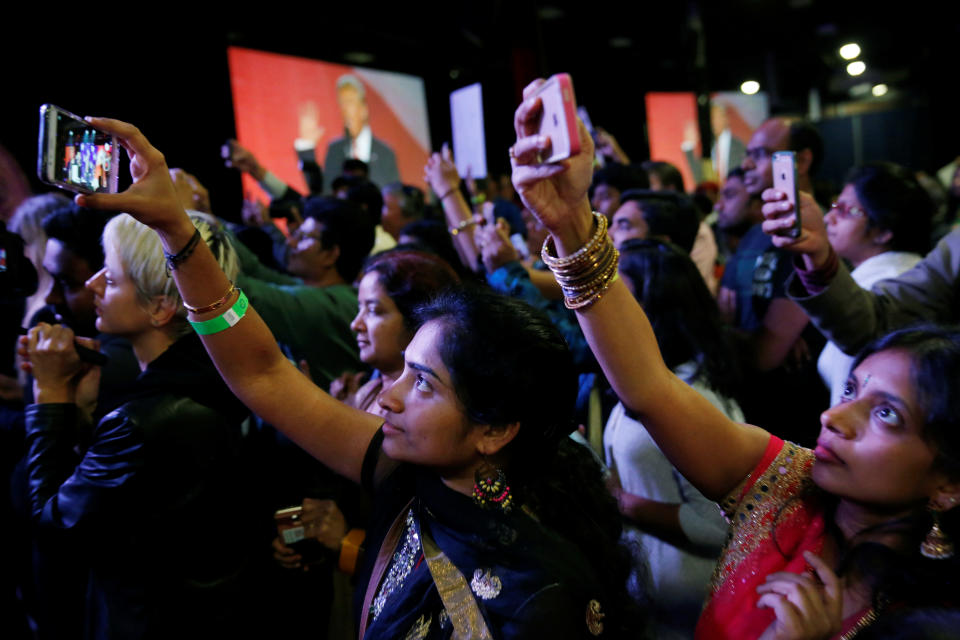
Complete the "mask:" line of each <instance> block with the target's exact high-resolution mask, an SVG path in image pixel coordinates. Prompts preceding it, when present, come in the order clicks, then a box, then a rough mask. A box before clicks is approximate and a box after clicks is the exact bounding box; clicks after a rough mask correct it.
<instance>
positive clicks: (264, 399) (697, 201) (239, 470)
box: [0, 80, 960, 640]
mask: <svg viewBox="0 0 960 640" xmlns="http://www.w3.org/2000/svg"><path fill="white" fill-rule="evenodd" d="M542 82H543V81H542V80H538V81H536V82H534V83H532V84H531V85H530V86H529V87H527V89H526V90H525V92H524V97H523V101H522V103H521V104H520V105H519V106H518V107H517V110H516V112H515V113H514V118H513V125H514V129H515V133H516V141H515V143H514V144H513V145H512V146H511V147H510V149H509V154H507V153H504V157H505V158H506V157H509V161H510V175H509V176H507V175H492V176H491V177H489V178H487V179H483V180H472V179H469V178H467V179H464V178H462V177H461V176H460V175H459V174H458V172H457V169H456V165H455V163H454V161H453V157H452V155H451V153H450V151H449V149H448V148H447V147H444V148H443V149H442V150H441V151H439V152H436V153H434V154H432V155H431V156H430V157H429V159H428V161H427V163H426V165H425V166H424V168H423V171H424V176H423V177H424V182H425V183H426V184H427V185H429V190H428V191H427V192H424V191H423V190H421V189H420V188H418V187H416V186H413V185H410V184H403V183H401V182H391V183H388V184H383V185H378V184H375V183H374V182H372V181H371V179H370V178H371V176H370V174H369V167H368V166H367V165H366V163H364V162H363V161H361V160H358V159H356V158H353V157H348V158H346V160H345V161H343V162H342V165H339V166H329V165H330V164H331V162H330V161H329V158H330V156H329V155H328V156H327V159H328V161H327V162H326V163H325V164H326V166H320V165H319V164H317V163H315V162H311V163H309V171H310V172H311V175H310V176H307V177H308V180H307V181H306V183H307V184H309V185H310V187H311V192H310V193H307V194H303V193H299V192H298V191H297V190H296V189H294V188H293V187H291V186H289V185H286V184H284V183H283V182H282V181H281V180H279V179H278V178H277V177H276V176H275V175H274V174H273V173H271V172H270V171H269V169H268V168H266V167H263V166H262V165H261V164H260V162H259V161H258V159H257V158H256V156H255V154H254V153H252V152H251V151H250V150H248V149H245V148H244V147H243V146H241V145H240V144H239V143H236V142H231V143H230V144H228V145H226V146H225V147H224V150H223V153H224V159H225V164H226V166H228V167H231V168H233V169H236V170H239V171H241V172H243V173H246V174H249V175H250V176H251V177H253V178H254V179H255V180H256V181H258V182H259V183H260V184H261V186H262V187H263V189H264V191H265V193H266V194H268V195H269V196H270V201H269V203H258V202H254V201H251V202H245V203H244V207H243V211H242V212H238V214H239V215H236V216H234V215H232V214H231V212H224V211H219V210H216V208H215V207H214V206H213V205H212V204H211V203H212V202H213V203H215V202H216V198H215V197H214V198H211V197H210V196H211V194H209V193H208V192H207V190H206V189H205V187H204V186H203V184H202V182H201V180H200V179H198V177H196V176H194V175H191V174H190V173H189V172H188V171H187V170H185V169H182V168H173V169H171V168H169V167H168V166H167V164H166V160H165V158H164V156H163V154H162V153H161V152H160V151H159V150H158V149H157V148H156V147H154V146H153V145H152V144H151V142H150V141H148V140H147V139H146V137H144V135H143V134H142V133H141V132H140V131H139V130H137V129H136V127H134V126H133V125H131V124H127V123H124V122H120V121H116V120H110V119H104V118H94V119H91V123H92V124H93V125H94V126H97V127H99V128H101V129H103V130H105V131H108V132H110V133H112V134H113V135H114V136H116V138H117V140H118V141H119V143H120V144H121V145H122V147H123V148H124V149H125V150H126V154H127V156H128V157H129V168H130V173H131V176H132V179H133V180H132V184H131V186H130V187H129V188H128V189H127V190H125V191H123V192H121V193H115V194H108V193H96V194H88V195H80V196H77V197H76V198H75V199H74V200H69V199H67V198H64V197H63V196H60V195H56V194H44V195H38V196H34V197H31V198H28V199H27V200H25V201H24V202H23V203H22V204H21V205H20V206H19V208H18V209H17V211H16V213H15V215H14V216H13V218H12V219H11V220H10V223H9V226H10V229H11V230H12V231H14V232H16V233H19V234H20V236H21V237H22V241H21V243H20V245H19V246H20V247H21V248H22V253H23V256H24V261H29V262H30V263H32V264H33V265H34V269H35V271H36V273H37V274H38V276H39V277H38V278H37V279H35V280H38V281H39V285H37V283H36V282H34V283H33V286H32V288H31V287H27V286H24V287H20V289H22V290H19V289H18V290H17V291H16V294H10V295H9V296H8V297H9V298H10V301H8V306H9V307H10V313H11V314H12V315H13V316H15V321H14V322H13V323H12V324H13V325H15V326H14V327H13V329H12V332H11V335H10V336H8V337H7V339H8V344H9V347H10V348H9V351H10V354H9V357H7V358H5V359H4V360H3V361H2V362H5V363H6V365H5V370H4V371H3V372H0V373H2V374H3V375H2V378H0V382H2V383H3V384H2V390H3V393H2V398H3V400H2V406H3V412H2V416H3V429H2V433H3V442H4V443H5V445H6V446H4V447H3V450H4V452H5V455H4V456H3V458H2V459H3V462H4V464H5V467H4V468H3V470H2V472H3V474H4V477H6V478H7V479H8V482H7V483H6V485H5V487H4V488H5V493H6V494H8V496H9V497H8V499H5V500H4V502H3V509H4V511H5V515H6V516H7V520H8V521H9V522H10V525H11V526H9V527H6V528H5V529H6V531H5V532H4V541H5V542H6V543H7V544H6V545H5V549H6V550H7V559H8V561H9V562H8V566H9V567H10V571H7V572H5V574H6V575H5V577H4V580H3V582H4V593H3V596H0V597H2V598H4V599H5V602H4V604H5V605H9V606H6V607H5V610H7V611H10V612H11V613H10V614H9V615H7V616H6V620H5V622H4V624H6V626H7V628H5V629H4V631H3V634H4V637H11V638H24V639H26V638H41V639H45V638H80V637H89V638H124V639H126V638H168V637H184V638H193V637H197V638H199V637H228V636H230V637H289V636H292V635H294V634H296V635H297V636H298V637H315V638H331V639H335V640H341V639H345V638H358V637H359V638H451V637H453V638H468V637H469V638H504V639H506V638H529V637H550V638H591V637H601V638H603V637H613V638H691V637H697V638H779V639H791V638H798V639H799V638H805V639H812V638H837V637H842V638H852V637H854V636H856V637H858V638H868V637H893V636H896V634H897V633H901V632H903V630H907V629H909V630H910V631H911V633H914V634H917V635H911V636H906V635H901V636H896V637H931V638H933V637H946V636H939V635H936V634H938V633H942V632H943V633H945V632H947V631H949V630H950V629H953V630H956V629H957V628H960V609H958V607H960V584H958V576H960V566H958V559H957V557H956V556H955V554H954V547H953V539H954V537H955V536H957V535H960V515H958V514H960V510H957V509H955V508H954V507H955V506H956V504H957V502H958V500H960V394H957V393H954V391H955V390H956V388H957V382H958V381H960V328H957V327H956V326H954V325H955V324H956V323H957V321H958V318H957V314H958V309H960V301H958V300H957V299H956V296H957V295H958V293H957V292H958V291H960V230H954V229H952V224H953V223H954V220H953V218H952V216H955V215H956V212H955V211H953V210H952V209H955V206H954V205H955V202H956V201H957V199H960V179H958V178H960V169H957V170H956V176H957V177H954V176H951V177H952V178H953V179H952V182H951V183H950V184H947V185H945V186H944V187H943V193H940V194H937V193H931V189H932V188H934V187H935V186H936V181H935V180H931V179H929V178H928V177H926V176H922V175H919V174H918V173H917V172H915V171H913V170H911V169H908V168H905V167H901V166H898V165H895V164H891V163H887V162H874V163H870V164H865V165H862V166H857V167H853V168H851V170H850V173H849V175H848V176H847V178H846V180H845V182H844V183H843V184H842V185H836V186H832V185H829V184H826V183H824V182H822V181H819V180H818V179H817V169H818V167H819V166H820V165H821V164H822V162H823V158H824V157H825V155H826V154H829V153H830V144H829V141H824V140H823V139H822V138H821V137H820V134H819V133H818V131H817V129H816V127H815V126H814V125H812V124H811V123H809V122H806V121H804V120H803V119H799V118H786V117H774V118H771V119H769V120H767V121H766V122H764V123H763V124H762V125H761V126H760V127H758V128H757V129H756V131H755V132H754V134H753V137H752V138H751V139H750V141H749V142H748V143H747V145H746V148H745V149H744V150H743V161H742V163H741V165H740V166H739V167H729V172H728V174H727V175H726V176H724V179H723V181H722V183H721V184H720V185H719V186H718V188H715V189H710V188H706V187H704V186H703V185H699V187H702V188H696V189H690V190H689V192H688V189H687V188H686V185H685V184H684V182H683V178H682V174H681V172H680V171H679V170H677V168H676V167H673V166H672V165H670V164H669V163H666V162H662V161H656V159H654V161H648V162H644V163H642V164H632V163H631V162H630V159H629V157H628V156H627V154H626V153H625V152H624V150H623V149H622V148H621V147H620V146H619V144H617V142H616V140H615V139H614V138H613V136H612V135H610V134H609V133H607V132H605V131H601V132H600V135H599V136H598V138H597V141H596V146H595V141H594V139H593V137H591V135H590V134H589V133H588V132H587V130H586V128H585V127H584V126H583V124H582V123H580V122H578V132H579V135H580V152H579V153H577V154H575V155H573V156H571V157H570V158H568V159H565V160H563V161H561V162H558V163H553V164H543V163H542V162H541V158H542V157H544V156H545V155H547V154H548V153H549V151H550V146H551V141H550V139H549V138H548V137H545V136H542V135H539V134H538V120H539V118H540V117H541V112H542V108H543V105H542V104H541V101H540V99H539V98H537V97H536V89H537V88H538V87H539V85H540V83H542ZM156 142H158V143H160V146H161V147H162V141H156ZM786 150H790V151H793V152H794V153H795V158H796V166H797V183H798V186H799V189H800V195H799V199H798V201H797V202H796V204H794V203H793V202H792V199H791V198H789V197H788V194H784V193H781V192H779V191H777V190H775V189H773V179H772V167H771V159H772V155H773V154H774V153H775V152H777V151H786ZM598 158H601V159H602V160H603V162H599V161H598ZM601 165H602V166H601ZM318 172H323V173H324V174H326V175H325V177H326V179H324V175H321V174H318ZM944 194H946V195H944ZM214 195H216V194H214ZM938 203H939V204H938ZM228 220H230V221H228ZM236 220H239V222H236ZM798 220H799V223H800V228H801V231H800V233H799V235H796V234H793V233H792V232H791V230H792V229H793V228H794V227H795V225H796V224H797V222H798ZM25 264H26V263H25ZM25 268H27V267H25ZM26 289H29V290H26ZM10 324H11V323H9V322H8V325H10ZM19 326H23V327H26V328H27V330H26V332H25V335H22V336H20V337H17V335H16V334H17V333H18V331H17V327H19ZM98 351H99V352H100V353H101V354H103V356H105V357H103V358H102V359H97V358H96V357H95V356H96V355H97V353H96V352H98ZM14 356H15V357H14Z"/></svg>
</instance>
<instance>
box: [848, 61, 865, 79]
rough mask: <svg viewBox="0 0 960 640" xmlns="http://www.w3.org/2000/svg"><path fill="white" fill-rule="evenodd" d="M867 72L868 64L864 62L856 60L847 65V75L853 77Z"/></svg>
mask: <svg viewBox="0 0 960 640" xmlns="http://www.w3.org/2000/svg"><path fill="white" fill-rule="evenodd" d="M866 70H867V63H866V62H864V61H863V60H856V61H854V62H851V63H850V64H848V65H847V73H849V74H850V75H852V76H858V75H860V74H861V73H863V72H864V71H866Z"/></svg>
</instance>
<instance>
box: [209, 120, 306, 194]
mask: <svg viewBox="0 0 960 640" xmlns="http://www.w3.org/2000/svg"><path fill="white" fill-rule="evenodd" d="M301 127H302V123H301ZM321 135H323V134H322V132H321ZM220 155H221V156H223V163H224V164H225V165H226V166H227V167H228V168H230V169H237V170H239V171H243V172H244V173H249V174H250V175H251V176H253V177H254V178H256V179H257V180H263V177H264V176H265V175H266V173H267V170H266V169H264V168H263V166H262V165H261V164H260V162H259V161H258V160H257V157H256V156H255V155H253V152H252V151H250V150H249V149H247V148H246V147H242V146H240V143H239V142H237V141H236V140H233V139H230V140H227V143H226V144H225V145H223V147H221V149H220Z"/></svg>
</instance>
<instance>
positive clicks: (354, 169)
mask: <svg viewBox="0 0 960 640" xmlns="http://www.w3.org/2000/svg"><path fill="white" fill-rule="evenodd" d="M340 171H341V172H342V173H359V174H361V175H362V177H364V178H369V176H370V165H369V164H367V163H366V162H364V161H363V160H360V159H359V158H347V159H346V160H344V161H343V165H342V166H341V167H340Z"/></svg>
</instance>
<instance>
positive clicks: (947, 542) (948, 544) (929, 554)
mask: <svg viewBox="0 0 960 640" xmlns="http://www.w3.org/2000/svg"><path fill="white" fill-rule="evenodd" d="M940 512H941V509H939V508H937V507H931V509H930V515H932V516H933V527H931V528H930V532H929V533H927V537H926V538H925V539H924V540H923V542H922V543H920V553H921V555H923V557H925V558H930V559H931V560H946V559H947V558H952V557H953V540H951V539H950V536H948V535H947V534H946V533H944V532H943V530H942V529H941V528H940Z"/></svg>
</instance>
